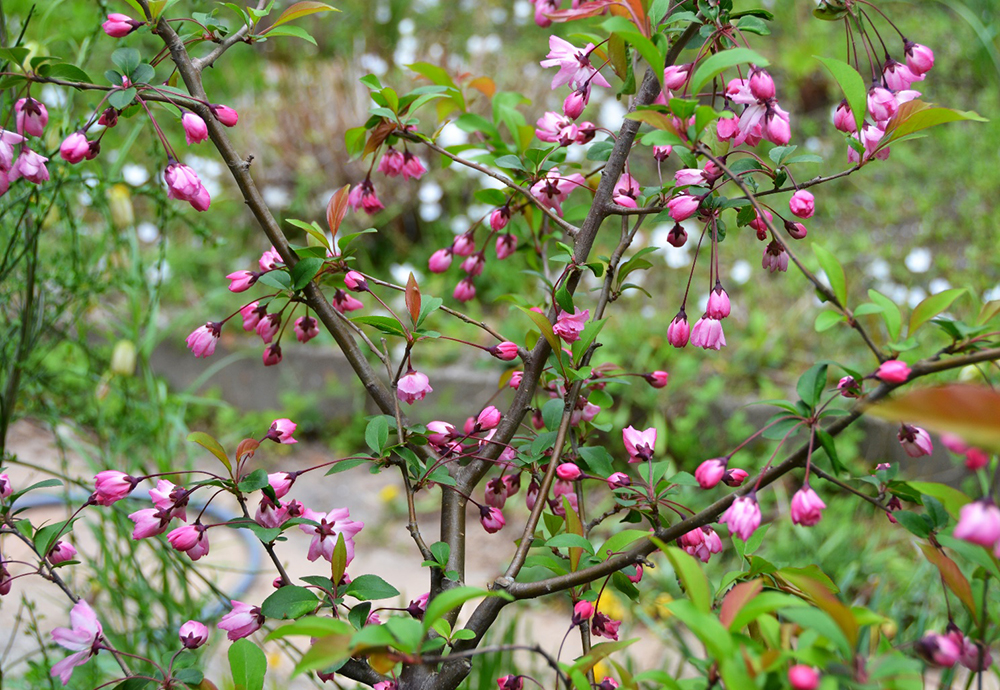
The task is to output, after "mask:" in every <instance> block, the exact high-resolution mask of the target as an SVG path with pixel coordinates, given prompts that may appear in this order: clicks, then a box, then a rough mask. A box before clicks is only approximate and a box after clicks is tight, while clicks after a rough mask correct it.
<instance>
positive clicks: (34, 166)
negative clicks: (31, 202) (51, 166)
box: [8, 148, 49, 184]
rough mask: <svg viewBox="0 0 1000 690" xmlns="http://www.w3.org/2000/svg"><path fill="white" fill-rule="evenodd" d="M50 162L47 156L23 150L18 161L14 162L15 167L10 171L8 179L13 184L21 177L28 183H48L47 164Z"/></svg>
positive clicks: (26, 149)
mask: <svg viewBox="0 0 1000 690" xmlns="http://www.w3.org/2000/svg"><path fill="white" fill-rule="evenodd" d="M48 160H49V159H48V158H46V157H45V156H40V155H38V154H37V153H35V152H34V151H32V150H31V149H28V148H25V149H22V150H21V155H20V156H18V157H17V160H16V161H14V166H13V167H12V168H11V169H10V175H8V178H9V180H10V181H11V182H13V181H14V180H16V179H18V178H19V177H23V178H24V179H26V180H27V181H28V182H32V183H34V184H41V183H43V182H47V181H48V179H49V171H48V168H46V167H45V164H46V163H47V162H48Z"/></svg>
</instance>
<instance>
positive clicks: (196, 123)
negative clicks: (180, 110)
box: [181, 112, 208, 146]
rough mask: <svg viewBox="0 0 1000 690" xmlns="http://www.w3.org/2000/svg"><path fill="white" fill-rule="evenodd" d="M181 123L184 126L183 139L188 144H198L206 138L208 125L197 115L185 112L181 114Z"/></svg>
mask: <svg viewBox="0 0 1000 690" xmlns="http://www.w3.org/2000/svg"><path fill="white" fill-rule="evenodd" d="M181 125H182V126H183V127H184V139H185V140H186V141H187V143H188V146H191V145H192V144H200V143H201V142H203V141H205V140H206V139H208V125H206V124H205V121H204V120H202V119H201V117H199V116H198V115H195V114H194V113H191V112H187V113H184V115H182V116H181Z"/></svg>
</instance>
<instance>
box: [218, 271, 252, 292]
mask: <svg viewBox="0 0 1000 690" xmlns="http://www.w3.org/2000/svg"><path fill="white" fill-rule="evenodd" d="M259 277H260V274H259V273H254V272H253V271H234V272H233V273H230V274H229V275H227V276H226V280H228V281H229V291H230V292H246V291H247V290H249V289H250V288H251V287H253V286H254V284H255V283H256V282H257V279H258V278H259Z"/></svg>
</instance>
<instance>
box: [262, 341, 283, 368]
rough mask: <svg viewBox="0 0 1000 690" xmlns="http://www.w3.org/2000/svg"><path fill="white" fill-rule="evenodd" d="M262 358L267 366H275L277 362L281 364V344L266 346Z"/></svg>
mask: <svg viewBox="0 0 1000 690" xmlns="http://www.w3.org/2000/svg"><path fill="white" fill-rule="evenodd" d="M261 359H262V360H263V361H264V366H265V367H273V366H274V365H276V364H281V345H278V343H274V344H272V345H268V346H267V347H265V348H264V354H263V355H262V356H261Z"/></svg>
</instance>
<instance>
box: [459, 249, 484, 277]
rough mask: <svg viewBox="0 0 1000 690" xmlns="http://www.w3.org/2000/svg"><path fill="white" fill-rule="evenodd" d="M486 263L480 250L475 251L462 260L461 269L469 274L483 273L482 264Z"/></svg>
mask: <svg viewBox="0 0 1000 690" xmlns="http://www.w3.org/2000/svg"><path fill="white" fill-rule="evenodd" d="M485 265H486V258H485V257H484V256H483V254H482V252H477V253H476V254H473V255H472V256H470V257H468V258H467V259H466V260H465V261H463V262H462V270H463V271H465V272H466V273H467V274H469V275H470V276H473V277H474V276H478V275H482V273H483V266H485Z"/></svg>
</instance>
